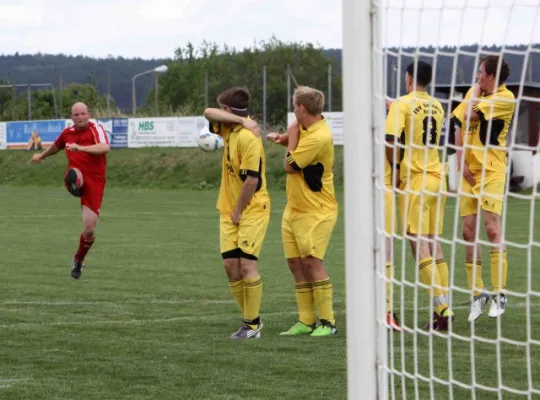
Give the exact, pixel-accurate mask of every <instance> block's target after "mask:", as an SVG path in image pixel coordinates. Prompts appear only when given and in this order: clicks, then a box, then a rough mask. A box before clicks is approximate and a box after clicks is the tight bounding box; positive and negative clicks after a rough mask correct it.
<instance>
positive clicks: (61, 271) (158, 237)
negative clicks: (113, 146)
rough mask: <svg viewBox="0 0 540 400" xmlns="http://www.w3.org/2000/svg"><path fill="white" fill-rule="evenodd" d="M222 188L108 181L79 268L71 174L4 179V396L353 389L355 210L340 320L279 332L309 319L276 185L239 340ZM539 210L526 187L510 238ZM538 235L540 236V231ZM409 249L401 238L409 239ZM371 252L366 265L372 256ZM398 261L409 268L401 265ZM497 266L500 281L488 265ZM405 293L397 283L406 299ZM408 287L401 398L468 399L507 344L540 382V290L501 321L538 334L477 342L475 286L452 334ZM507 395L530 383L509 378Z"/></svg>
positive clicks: (492, 334) (336, 393)
mask: <svg viewBox="0 0 540 400" xmlns="http://www.w3.org/2000/svg"><path fill="white" fill-rule="evenodd" d="M216 196H217V193H216V192H215V191H191V190H175V191H166V190H146V189H144V190H143V189H139V190H137V189H118V188H116V189H111V190H108V191H107V192H106V197H105V203H104V206H103V209H102V220H101V221H100V225H99V228H98V239H97V241H96V244H95V246H94V248H93V249H92V251H91V253H90V255H89V257H88V258H87V261H86V263H87V265H88V267H87V268H86V269H85V270H84V272H83V276H82V278H81V279H80V280H79V281H74V280H72V279H71V278H70V275H69V271H70V262H71V257H72V255H73V252H74V251H75V246H76V243H77V241H78V236H79V234H80V223H79V219H80V218H79V210H78V206H77V202H76V200H75V199H73V198H72V197H70V196H69V195H68V194H67V192H65V190H63V189H62V188H50V187H40V188H38V187H6V186H0V199H1V200H0V201H1V207H0V232H1V233H2V239H1V241H0V254H1V259H0V260H1V261H0V263H1V268H0V277H1V278H0V279H1V280H2V282H3V284H4V285H3V290H2V291H0V310H1V312H0V314H1V316H2V320H1V321H0V342H1V343H2V350H1V351H0V398H6V399H237V398H246V399H344V398H346V339H345V329H346V326H345V322H346V321H345V304H344V297H345V293H344V278H345V277H344V246H343V243H344V233H343V212H342V213H341V216H340V221H339V223H338V225H337V227H336V230H335V232H334V236H333V239H332V242H331V246H330V249H329V251H328V254H327V260H326V263H327V266H328V267H329V270H330V274H331V278H332V281H333V283H334V289H335V308H336V312H337V324H338V328H339V329H340V331H339V333H338V335H337V336H335V337H332V338H321V339H315V338H310V337H307V338H306V337H304V338H283V337H280V336H279V335H278V333H279V332H280V331H282V330H285V329H286V328H288V327H289V326H290V324H292V323H293V322H294V321H295V297H294V286H293V282H292V278H291V277H290V275H289V273H288V270H287V267H286V265H285V263H284V261H283V258H282V250H281V244H280V220H281V212H282V209H283V206H284V197H285V196H284V193H283V192H280V191H278V192H273V193H272V202H273V211H272V219H271V222H270V226H269V231H268V234H267V237H266V241H265V246H264V249H263V252H262V254H261V262H260V268H261V271H262V278H263V282H264V298H263V308H262V318H263V321H264V323H265V329H264V330H263V337H262V338H261V340H252V341H242V342H233V341H230V340H229V339H228V336H229V334H230V333H231V332H232V331H234V330H235V329H236V328H237V327H238V326H239V322H240V319H239V315H238V312H237V311H236V306H235V304H234V302H233V300H232V297H231V295H230V294H229V292H228V289H227V285H226V278H225V274H224V271H223V268H222V266H221V258H220V256H219V253H218V246H217V242H218V237H219V236H218V216H217V212H216V210H215V200H216ZM523 204H524V203H523ZM453 207H454V206H453V203H452V202H449V204H448V210H447V214H446V218H447V224H446V229H445V237H447V238H451V237H452V234H453V227H452V221H453V217H454V213H453ZM342 211H343V208H342ZM529 213H530V211H529V209H528V208H527V207H524V206H523V205H520V203H518V202H517V200H516V201H513V202H511V204H510V206H509V218H508V221H509V222H508V224H509V225H508V227H507V237H508V238H509V239H511V240H513V241H515V242H521V243H526V242H528V240H529ZM535 223H536V225H538V224H539V223H540V217H539V216H536V217H535ZM531 239H534V240H536V241H537V242H538V241H540V240H539V239H540V237H539V236H538V235H537V234H534V235H531ZM445 250H446V256H447V259H448V261H449V263H450V264H452V262H453V261H454V262H455V265H456V267H455V271H454V273H453V276H454V283H455V284H456V285H459V286H465V285H466V275H465V271H464V269H463V263H462V260H463V249H462V248H461V247H460V246H457V247H456V248H455V252H454V256H452V252H451V249H450V248H449V247H448V246H445ZM402 251H403V249H402V247H401V246H399V245H398V250H397V252H398V254H402ZM405 252H406V254H407V263H408V265H409V268H407V269H406V270H405V271H404V273H405V275H406V277H407V279H408V280H409V281H413V280H414V268H412V267H410V266H411V265H412V262H411V259H410V256H409V253H410V251H409V249H408V248H406V250H405ZM485 256H486V260H487V253H485ZM530 257H531V260H532V262H531V265H532V273H533V280H532V282H531V287H530V288H529V289H533V290H536V291H540V268H539V267H538V260H540V258H539V257H540V253H539V250H538V247H535V248H534V249H533V250H532V252H531V253H530ZM509 260H510V273H509V286H510V288H511V289H512V290H516V291H526V289H527V283H528V282H527V272H528V271H527V265H528V263H527V252H526V251H524V250H511V251H510V253H509ZM397 264H398V265H401V262H400V261H399V259H398V261H397ZM486 264H487V262H486ZM357 267H358V268H363V267H364V266H363V265H362V260H359V261H358V265H357ZM396 276H397V277H398V278H400V277H401V269H400V268H397V270H396ZM484 279H485V282H486V284H489V281H490V280H489V268H487V267H485V268H484ZM400 295H401V294H400V292H399V288H397V289H396V301H398V299H399V298H400ZM403 298H404V303H403V304H400V305H398V312H400V313H401V311H403V317H404V322H405V323H406V325H407V326H408V327H409V328H410V329H411V330H412V332H406V333H404V334H403V335H395V336H394V337H393V339H391V340H390V342H389V345H390V347H389V349H390V354H391V361H390V363H391V366H393V368H395V370H396V371H398V372H399V371H406V373H407V374H410V376H409V377H404V378H403V380H402V379H401V377H400V376H399V375H393V376H392V377H391V381H390V382H391V383H392V386H391V391H392V393H393V395H394V396H395V397H396V398H407V399H414V398H419V399H430V398H432V399H437V400H438V399H446V398H450V393H451V394H452V397H453V398H454V399H469V398H471V395H472V393H471V391H469V390H466V389H462V388H460V386H459V384H458V382H460V383H461V384H465V385H466V384H471V382H472V380H471V379H472V375H473V371H474V375H475V379H476V383H477V384H481V385H485V386H491V387H497V384H498V371H497V365H498V364H499V363H498V362H497V360H498V356H497V350H499V351H500V359H501V363H500V365H501V366H502V373H501V374H502V382H503V384H504V385H505V386H509V387H512V388H514V389H521V390H527V389H528V388H529V385H532V386H533V387H535V388H536V390H540V346H539V343H538V341H540V311H539V310H540V298H535V297H531V298H530V302H531V307H530V310H529V314H527V307H526V304H525V303H526V300H525V299H519V298H515V297H511V298H510V301H511V304H510V308H509V309H508V311H507V313H506V314H505V316H504V318H503V320H502V321H501V334H502V336H504V337H505V338H508V339H512V340H514V341H521V342H524V341H525V342H526V341H527V340H528V339H529V340H532V339H534V340H536V341H537V342H536V344H533V343H532V342H530V346H529V347H523V346H518V345H515V344H512V343H501V345H500V347H497V346H496V345H494V344H491V343H481V342H479V341H475V342H474V350H475V353H474V357H471V345H470V344H469V343H468V342H467V341H464V340H463V339H467V338H469V337H471V328H470V326H469V325H468V323H467V322H466V320H467V315H468V311H467V307H465V306H462V305H460V304H462V303H464V302H466V301H467V300H468V298H467V296H466V295H465V294H459V293H455V296H454V302H453V304H454V305H455V307H454V308H455V311H456V318H457V319H456V322H455V326H454V334H453V335H452V337H451V340H450V341H449V339H448V338H447V337H435V336H430V337H428V336H425V335H424V334H423V333H422V332H421V329H420V328H421V327H422V325H423V324H424V322H426V318H427V316H428V315H427V313H428V311H427V310H426V305H427V299H426V295H425V293H424V292H423V291H422V290H421V291H418V292H417V293H416V292H415V291H414V290H413V289H407V290H406V291H405V292H404V296H403ZM356 306H357V307H362V305H356ZM527 316H528V317H529V322H530V324H529V325H527ZM496 326H497V325H496V322H494V321H492V320H488V318H487V317H486V316H484V317H482V318H481V319H480V320H479V321H478V322H477V324H476V328H475V334H476V335H477V336H480V337H483V338H490V339H495V338H496V336H497V335H496V333H497V329H496ZM415 327H417V329H415ZM430 343H431V344H432V349H433V352H432V353H430V351H429V349H430ZM449 347H450V348H451V356H452V357H450V359H451V362H452V367H451V368H449V366H448V365H449V356H448V348H449ZM528 359H529V360H531V364H529V366H528V364H527V360H528ZM472 360H474V362H475V365H474V366H473V365H472V363H471V361H472ZM450 374H451V377H452V379H453V380H454V384H453V385H452V386H451V387H450V388H449V387H448V386H447V385H444V384H441V383H438V382H437V381H433V380H431V381H429V378H430V377H431V376H435V377H437V378H438V379H441V380H446V381H447V380H449V379H450ZM422 376H423V377H425V378H426V379H427V380H428V381H424V380H423V379H422ZM475 394H476V398H477V399H494V398H497V394H496V393H492V392H488V391H483V390H480V389H479V388H478V389H477V390H476V392H475ZM502 398H504V399H519V398H526V397H523V396H516V395H511V394H509V393H508V392H504V396H503V397H502ZM531 398H534V396H531Z"/></svg>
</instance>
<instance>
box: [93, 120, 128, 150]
mask: <svg viewBox="0 0 540 400" xmlns="http://www.w3.org/2000/svg"><path fill="white" fill-rule="evenodd" d="M98 122H99V123H100V124H101V125H102V126H103V128H104V129H105V132H107V137H108V138H109V144H110V145H111V148H114V149H120V148H125V147H127V146H128V119H127V118H106V119H100V120H99V121H98Z"/></svg>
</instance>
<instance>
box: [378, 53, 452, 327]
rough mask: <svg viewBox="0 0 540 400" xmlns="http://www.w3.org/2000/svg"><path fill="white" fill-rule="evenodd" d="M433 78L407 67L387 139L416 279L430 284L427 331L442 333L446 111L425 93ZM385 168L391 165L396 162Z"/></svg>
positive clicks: (422, 65) (421, 67) (445, 310)
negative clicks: (397, 147)
mask: <svg viewBox="0 0 540 400" xmlns="http://www.w3.org/2000/svg"><path fill="white" fill-rule="evenodd" d="M431 79H432V67H431V65H430V64H428V63H426V62H423V61H418V62H417V63H416V64H415V63H414V62H413V63H411V64H409V65H408V66H407V72H406V76H405V81H406V84H407V92H408V94H407V95H405V96H401V97H400V98H399V99H398V100H397V101H396V102H394V103H393V104H392V106H391V107H390V111H389V113H388V116H387V119H386V136H387V141H390V142H391V141H394V142H395V141H397V140H399V141H400V144H401V145H402V146H403V147H402V150H403V151H402V156H403V158H402V159H401V162H400V168H399V169H400V181H401V183H400V191H402V194H400V196H399V209H400V214H401V219H402V224H401V228H402V230H403V232H404V233H405V234H406V235H407V237H408V238H409V241H410V243H411V247H412V251H413V255H414V257H415V259H416V261H417V262H418V268H419V275H420V280H421V281H422V283H423V284H424V285H427V286H432V285H433V288H432V289H429V290H428V292H429V293H430V295H431V299H432V301H433V306H434V308H435V315H434V316H433V320H432V321H431V322H430V323H428V324H427V325H426V327H425V328H427V329H429V328H433V329H436V330H440V331H443V330H447V329H448V320H449V318H451V317H453V313H452V311H451V310H450V308H449V304H448V303H449V301H448V294H447V293H448V264H447V263H446V261H445V259H444V256H443V252H442V248H441V245H440V242H439V241H438V240H436V239H437V236H438V235H441V234H442V228H443V220H444V206H445V202H446V196H445V195H444V192H446V178H445V173H444V167H443V165H442V163H441V160H440V158H439V152H438V146H439V141H440V137H441V130H442V125H443V121H444V110H443V108H442V106H441V104H440V102H439V101H437V100H436V99H434V98H433V97H431V96H429V94H428V93H427V91H426V88H427V86H428V85H429V84H430V83H431ZM387 155H388V156H390V152H387ZM389 163H390V165H392V164H393V163H394V160H389Z"/></svg>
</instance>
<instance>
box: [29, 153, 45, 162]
mask: <svg viewBox="0 0 540 400" xmlns="http://www.w3.org/2000/svg"><path fill="white" fill-rule="evenodd" d="M41 161H43V157H42V156H41V154H34V155H33V156H32V160H31V162H32V164H39V163H40V162H41Z"/></svg>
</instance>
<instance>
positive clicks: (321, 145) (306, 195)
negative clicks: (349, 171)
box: [286, 117, 338, 213]
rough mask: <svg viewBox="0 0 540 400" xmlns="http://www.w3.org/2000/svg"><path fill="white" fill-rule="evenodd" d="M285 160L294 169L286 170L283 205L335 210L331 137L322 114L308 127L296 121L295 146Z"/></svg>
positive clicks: (313, 209) (311, 210) (323, 210)
mask: <svg viewBox="0 0 540 400" xmlns="http://www.w3.org/2000/svg"><path fill="white" fill-rule="evenodd" d="M287 161H288V162H289V164H290V165H291V166H292V167H293V168H294V169H295V170H296V171H297V173H295V174H287V183H286V191H287V207H290V208H292V209H295V210H299V211H303V212H309V213H326V212H328V213H331V212H335V211H337V209H338V204H337V201H336V197H335V192H334V172H333V169H334V139H333V137H332V132H330V128H329V127H328V124H327V122H326V118H324V117H323V118H322V120H320V121H318V122H316V123H314V124H313V125H311V126H310V127H309V128H304V127H303V126H301V125H300V136H299V140H298V146H297V148H296V150H294V151H291V152H289V153H288V154H287ZM310 187H311V188H310Z"/></svg>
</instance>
